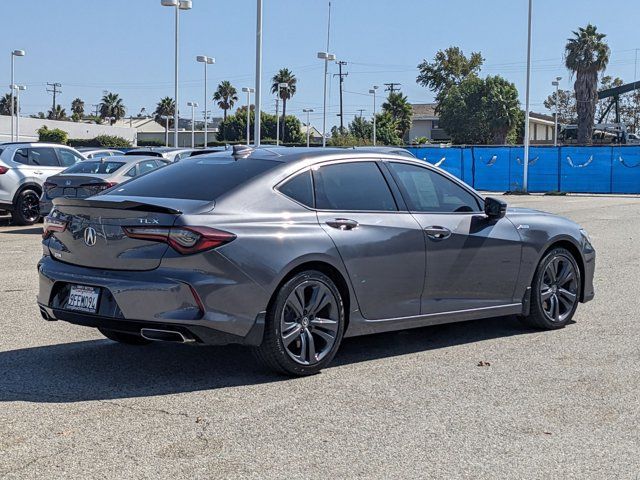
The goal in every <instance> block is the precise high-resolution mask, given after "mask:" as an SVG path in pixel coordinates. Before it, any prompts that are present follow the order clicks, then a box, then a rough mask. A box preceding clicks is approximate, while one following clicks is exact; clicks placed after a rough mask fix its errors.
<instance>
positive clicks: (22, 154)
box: [13, 148, 29, 165]
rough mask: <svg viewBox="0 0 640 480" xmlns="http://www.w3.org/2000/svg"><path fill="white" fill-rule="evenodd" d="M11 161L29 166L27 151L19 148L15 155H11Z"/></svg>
mask: <svg viewBox="0 0 640 480" xmlns="http://www.w3.org/2000/svg"><path fill="white" fill-rule="evenodd" d="M13 161H14V162H18V163H23V164H25V165H29V149H28V148H19V149H18V150H16V153H14V154H13Z"/></svg>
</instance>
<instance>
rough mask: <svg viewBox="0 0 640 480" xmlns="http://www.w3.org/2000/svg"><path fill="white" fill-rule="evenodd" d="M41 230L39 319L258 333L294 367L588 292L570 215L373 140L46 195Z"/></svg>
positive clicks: (126, 330)
mask: <svg viewBox="0 0 640 480" xmlns="http://www.w3.org/2000/svg"><path fill="white" fill-rule="evenodd" d="M44 231H45V234H44V240H43V246H44V248H43V250H44V256H43V257H42V259H41V260H40V262H39V264H38V271H39V274H40V283H39V285H40V290H39V294H38V304H39V306H40V310H41V313H42V316H43V317H44V318H45V319H46V320H64V321H67V322H71V323H75V324H79V325H86V326H91V327H97V328H98V329H99V330H100V331H101V332H102V333H103V334H104V335H105V336H106V337H108V338H110V339H112V340H115V341H118V342H122V343H127V344H134V345H144V344H147V343H149V342H150V341H173V342H183V343H196V344H227V343H240V344H245V345H251V346H253V347H254V351H255V352H256V355H257V356H258V358H260V359H261V360H262V361H264V362H265V363H266V364H267V365H268V366H270V367H271V368H273V369H275V370H277V371H279V372H284V373H286V374H289V375H309V374H313V373H316V372H318V371H319V370H320V369H322V368H323V367H325V366H327V365H328V364H329V362H331V360H332V358H333V357H334V355H335V354H336V351H337V350H338V347H339V346H340V342H341V341H342V339H343V337H345V336H356V335H364V334H369V333H376V332H386V331H390V330H399V329H407V328H414V327H421V326H425V325H433V324H440V323H447V322H457V321H462V320H472V319H481V318H486V317H498V316H504V315H518V316H520V317H521V318H522V319H523V321H524V322H525V323H527V324H529V325H532V326H534V327H536V328H541V329H557V328H561V327H564V326H565V325H567V324H568V323H569V322H570V321H571V319H572V318H573V315H574V313H575V311H576V308H577V307H578V302H586V301H589V300H591V299H592V298H593V296H594V290H593V274H594V269H595V251H594V249H593V247H592V245H591V243H590V241H589V237H588V235H587V233H586V232H585V231H584V230H582V229H581V228H580V226H579V225H577V224H576V223H574V222H572V221H570V220H567V219H565V218H562V217H559V216H556V215H552V214H548V213H542V212H538V211H534V210H528V209H521V208H509V209H507V205H506V203H505V202H503V201H502V200H500V199H495V198H490V197H487V198H483V197H482V196H480V195H479V194H478V193H477V192H475V191H474V190H473V189H472V188H470V187H469V186H467V185H466V184H464V183H463V182H461V181H460V180H458V179H457V178H455V177H453V176H451V175H449V174H447V173H445V172H444V171H442V170H440V169H438V168H436V167H433V166H431V165H430V164H428V163H427V162H424V161H420V160H417V159H412V158H410V157H408V156H406V155H396V154H389V153H386V152H384V151H380V152H376V151H375V150H373V149H370V150H368V151H366V152H359V151H358V150H350V151H349V150H344V149H297V148H289V149H278V148H264V149H260V148H258V149H251V148H248V147H244V148H234V151H233V152H225V153H220V154H212V155H209V156H206V157H201V158H197V157H196V158H193V159H190V160H188V161H182V162H178V163H175V164H171V165H169V166H167V167H165V168H162V169H159V170H157V171H155V172H151V173H150V174H148V175H145V176H142V177H140V178H137V179H134V180H131V181H130V182H127V183H125V184H123V185H121V186H119V187H117V188H113V189H111V190H109V191H108V192H105V193H104V194H100V195H96V196H94V197H91V198H89V199H86V200H79V199H65V198H59V199H56V200H54V209H53V211H52V213H51V214H50V216H48V217H47V218H46V220H45V230H44ZM105 269H108V271H106V270H105Z"/></svg>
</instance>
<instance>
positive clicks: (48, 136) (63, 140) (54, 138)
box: [38, 105, 68, 145]
mask: <svg viewBox="0 0 640 480" xmlns="http://www.w3.org/2000/svg"><path fill="white" fill-rule="evenodd" d="M59 106H60V105H56V107H59ZM67 140H68V135H67V132H65V131H64V130H60V129H59V128H53V129H51V130H49V128H48V127H47V126H46V125H43V126H42V127H40V128H39V129H38V141H40V142H49V143H60V144H62V145H66V144H67Z"/></svg>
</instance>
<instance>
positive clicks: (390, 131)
mask: <svg viewBox="0 0 640 480" xmlns="http://www.w3.org/2000/svg"><path fill="white" fill-rule="evenodd" d="M372 134H373V132H372ZM376 143H377V144H379V145H402V143H403V142H402V138H400V136H399V135H398V122H397V121H396V119H395V118H393V116H392V115H391V114H390V113H389V112H386V111H383V112H382V113H378V114H377V115H376Z"/></svg>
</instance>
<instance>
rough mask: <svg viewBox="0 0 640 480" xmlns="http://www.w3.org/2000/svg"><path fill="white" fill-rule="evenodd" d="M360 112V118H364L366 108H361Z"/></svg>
mask: <svg viewBox="0 0 640 480" xmlns="http://www.w3.org/2000/svg"><path fill="white" fill-rule="evenodd" d="M358 112H360V118H362V114H363V113H364V108H359V109H358Z"/></svg>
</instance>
